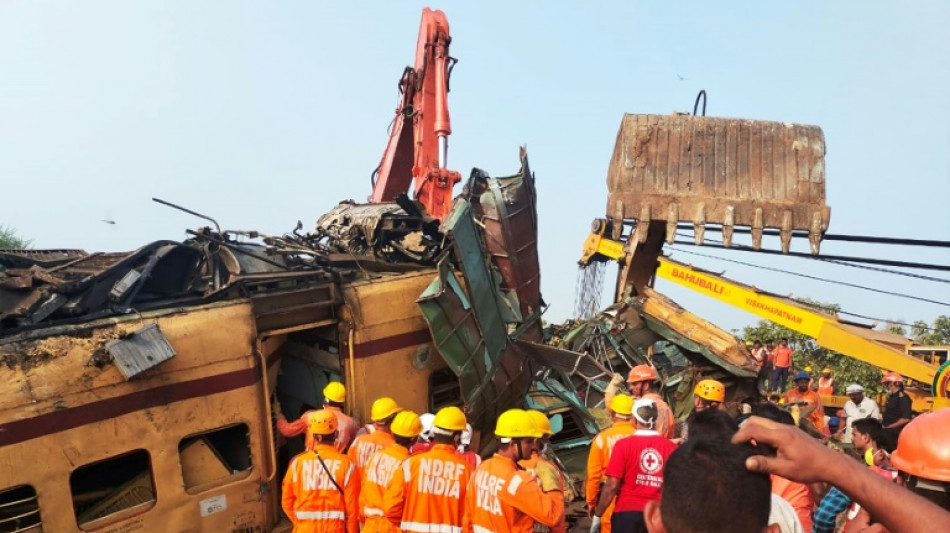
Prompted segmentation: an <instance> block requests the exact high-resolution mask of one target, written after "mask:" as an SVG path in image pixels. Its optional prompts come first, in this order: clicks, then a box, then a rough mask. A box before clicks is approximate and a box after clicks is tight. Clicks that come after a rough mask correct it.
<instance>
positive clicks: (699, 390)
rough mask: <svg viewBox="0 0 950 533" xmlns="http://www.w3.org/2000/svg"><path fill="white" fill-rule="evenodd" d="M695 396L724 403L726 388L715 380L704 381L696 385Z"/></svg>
mask: <svg viewBox="0 0 950 533" xmlns="http://www.w3.org/2000/svg"><path fill="white" fill-rule="evenodd" d="M693 394H695V395H696V396H699V397H700V398H702V399H704V400H708V401H710V402H719V403H722V402H723V400H725V399H726V388H725V387H724V386H723V385H722V383H719V382H718V381H716V380H714V379H704V380H702V381H700V382H699V383H697V384H696V388H695V389H693Z"/></svg>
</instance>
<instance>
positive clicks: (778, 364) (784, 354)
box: [772, 344, 792, 368]
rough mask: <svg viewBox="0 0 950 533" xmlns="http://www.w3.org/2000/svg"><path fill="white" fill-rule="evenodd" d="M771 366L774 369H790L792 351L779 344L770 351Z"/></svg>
mask: <svg viewBox="0 0 950 533" xmlns="http://www.w3.org/2000/svg"><path fill="white" fill-rule="evenodd" d="M772 365H774V366H775V368H790V367H791V366H792V349H791V348H789V347H788V346H782V345H781V344H779V345H778V346H776V347H775V348H774V349H773V350H772Z"/></svg>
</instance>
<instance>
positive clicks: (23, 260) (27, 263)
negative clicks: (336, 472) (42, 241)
mask: <svg viewBox="0 0 950 533" xmlns="http://www.w3.org/2000/svg"><path fill="white" fill-rule="evenodd" d="M86 255H88V254H86V252H85V251H84V250H0V267H6V268H29V267H31V266H33V265H37V266H40V267H43V268H50V267H54V266H57V265H60V264H63V263H68V262H69V261H73V260H75V259H79V258H81V257H85V256H86Z"/></svg>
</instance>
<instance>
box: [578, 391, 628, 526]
mask: <svg viewBox="0 0 950 533" xmlns="http://www.w3.org/2000/svg"><path fill="white" fill-rule="evenodd" d="M608 409H609V412H610V413H611V415H612V416H611V419H612V420H613V425H612V426H610V427H609V428H607V429H605V430H603V431H601V432H600V433H598V434H597V435H596V436H595V437H594V438H593V440H591V443H590V451H589V452H588V455H587V481H586V483H585V484H584V499H585V501H586V502H587V508H588V509H589V510H593V509H594V507H596V506H597V499H598V496H599V495H600V487H601V484H602V483H603V482H604V471H605V470H607V464H608V463H609V462H610V456H611V454H613V450H614V445H615V444H617V441H619V440H620V439H623V438H626V437H629V436H630V435H633V433H634V431H635V430H636V428H634V426H633V422H631V421H630V417H631V416H632V415H631V413H632V411H633V399H632V398H630V397H629V396H626V395H623V394H620V395H617V396H614V398H612V399H611V402H610V405H609V407H608ZM613 510H614V505H613V504H611V505H610V506H609V507H607V510H606V511H604V515H603V517H602V521H601V531H602V532H603V533H610V517H611V516H612V515H613Z"/></svg>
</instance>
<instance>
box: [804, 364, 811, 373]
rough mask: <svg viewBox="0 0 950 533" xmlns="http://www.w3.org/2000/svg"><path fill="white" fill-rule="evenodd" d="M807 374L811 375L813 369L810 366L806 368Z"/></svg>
mask: <svg viewBox="0 0 950 533" xmlns="http://www.w3.org/2000/svg"><path fill="white" fill-rule="evenodd" d="M805 372H808V373H809V374H811V367H810V366H806V367H805Z"/></svg>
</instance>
